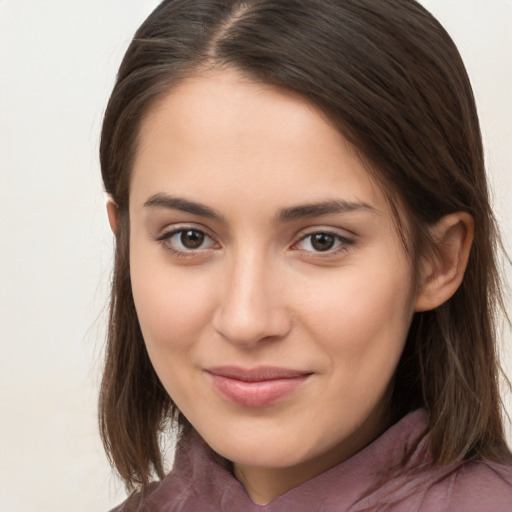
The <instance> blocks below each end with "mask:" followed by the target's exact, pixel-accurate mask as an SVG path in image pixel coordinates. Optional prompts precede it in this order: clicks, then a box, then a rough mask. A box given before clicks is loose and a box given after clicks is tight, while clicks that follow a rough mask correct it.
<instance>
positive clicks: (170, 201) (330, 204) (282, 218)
mask: <svg viewBox="0 0 512 512" xmlns="http://www.w3.org/2000/svg"><path fill="white" fill-rule="evenodd" d="M144 207H145V208H151V209H169V210H180V211H182V212H186V213H191V214H193V215H199V216H201V217H207V218H210V219H215V220H218V221H221V222H225V219H224V217H223V216H222V215H221V214H220V213H219V212H217V211H216V210H214V209H213V208H210V207H209V206H206V205H204V204H200V203H196V202H195V201H189V200H188V199H183V198H181V197H173V196H169V195H167V194H164V193H159V194H155V195H153V196H151V197H150V198H149V199H148V200H147V201H146V202H145V203H144ZM358 210H366V211H369V212H372V213H378V211H377V210H376V209H375V208H374V207H373V206H370V205H369V204H367V203H363V202H351V201H344V200H329V201H321V202H317V203H309V204H303V205H298V206H292V207H290V208H284V209H282V210H280V211H279V213H278V214H277V216H276V218H277V220H278V222H282V223H285V222H292V221H294V220H298V219H301V218H310V217H319V216H321V215H329V214H336V213H346V212H353V211H358Z"/></svg>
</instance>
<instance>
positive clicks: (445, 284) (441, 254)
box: [416, 212, 474, 311]
mask: <svg viewBox="0 0 512 512" xmlns="http://www.w3.org/2000/svg"><path fill="white" fill-rule="evenodd" d="M473 234H474V221H473V217H471V215H470V214H469V213H466V212H457V213H452V214H450V215H446V216H445V217H443V218H442V219H441V220H439V222H437V223H436V224H435V225H434V226H433V227H432V228H431V236H432V239H433V240H434V243H435V248H434V249H435V250H434V251H432V252H431V253H430V255H429V257H428V258H425V260H424V261H423V262H422V264H421V268H420V282H419V289H418V294H417V296H416V311H428V310H431V309H434V308H436V307H437V306H440V305H441V304H443V303H444V302H446V301H447V300H448V299H449V298H450V297H451V296H452V295H453V294H454V293H455V292H456V291H457V288H458V287H459V286H460V283H461V282H462V278H463V277H464V272H465V271H466V266H467V263H468V258H469V251H470V249H471V244H472V242H473Z"/></svg>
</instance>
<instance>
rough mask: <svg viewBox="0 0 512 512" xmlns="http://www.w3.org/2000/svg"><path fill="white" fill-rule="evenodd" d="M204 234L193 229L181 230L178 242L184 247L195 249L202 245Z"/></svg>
mask: <svg viewBox="0 0 512 512" xmlns="http://www.w3.org/2000/svg"><path fill="white" fill-rule="evenodd" d="M204 239H205V234H204V233H202V232H201V231H197V230H195V229H187V230H184V231H182V232H181V235H180V242H181V243H182V245H183V247H185V248H186V249H197V248H198V247H201V245H203V243H204Z"/></svg>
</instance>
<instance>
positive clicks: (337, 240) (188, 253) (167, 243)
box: [156, 226, 355, 258]
mask: <svg viewBox="0 0 512 512" xmlns="http://www.w3.org/2000/svg"><path fill="white" fill-rule="evenodd" d="M187 231H191V232H194V233H198V234H199V235H200V236H204V237H205V240H207V239H209V240H210V241H211V244H212V245H218V244H216V242H215V241H214V239H213V237H211V236H210V235H209V234H208V233H207V232H206V231H205V230H203V229H199V228H196V227H194V226H183V227H179V228H176V229H173V230H171V231H169V232H166V233H164V234H163V235H161V236H159V237H158V238H157V239H156V240H157V241H158V242H160V243H161V244H162V246H163V247H164V249H165V250H167V251H169V252H171V253H172V254H174V255H175V256H177V257H182V258H187V257H194V256H197V255H199V254H200V253H201V252H203V251H205V250H208V249H210V247H207V248H205V249H204V248H200V247H199V248H197V249H190V248H188V249H187V248H185V249H177V248H176V244H175V243H173V242H172V238H173V237H175V236H176V235H180V234H181V235H183V234H184V233H185V232H187ZM315 235H326V236H328V237H332V238H334V244H337V245H336V246H335V247H334V248H328V249H327V250H325V251H318V250H316V251H315V250H311V251H304V252H305V253H308V255H311V256H314V257H317V258H318V257H320V258H321V257H329V256H334V255H336V254H338V253H340V252H343V251H346V250H348V248H349V247H350V246H352V245H354V244H355V240H354V239H351V238H347V237H345V236H342V235H340V234H339V233H336V232H333V231H329V230H322V229H318V230H316V231H311V232H309V233H306V234H304V235H303V236H301V237H300V238H299V240H298V241H296V242H294V243H293V244H292V246H291V248H292V249H293V250H299V251H300V250H301V249H297V248H296V247H297V246H298V245H300V244H301V243H304V242H305V241H306V240H308V239H309V240H310V242H309V244H310V245H312V237H314V236H315ZM201 245H202V244H201Z"/></svg>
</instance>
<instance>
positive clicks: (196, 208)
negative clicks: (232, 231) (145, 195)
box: [144, 193, 224, 221]
mask: <svg viewBox="0 0 512 512" xmlns="http://www.w3.org/2000/svg"><path fill="white" fill-rule="evenodd" d="M144 208H151V209H169V210H180V211H182V212H187V213H192V214H193V215H199V216H201V217H208V218H210V219H215V220H218V221H223V220H224V217H223V216H222V215H221V214H220V213H218V212H216V211H215V210H214V209H212V208H210V207H209V206H205V205H203V204H200V203H196V202H194V201H189V200H188V199H183V198H181V197H173V196H169V195H167V194H162V193H160V194H155V195H154V196H151V197H150V198H149V199H148V200H147V201H146V202H145V203H144Z"/></svg>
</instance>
